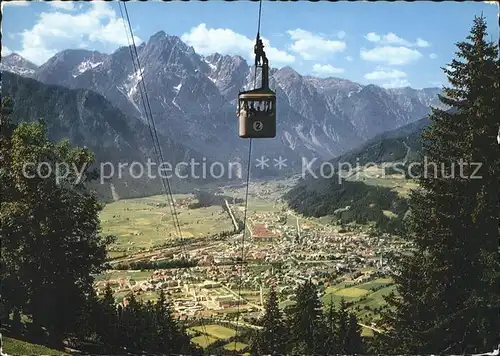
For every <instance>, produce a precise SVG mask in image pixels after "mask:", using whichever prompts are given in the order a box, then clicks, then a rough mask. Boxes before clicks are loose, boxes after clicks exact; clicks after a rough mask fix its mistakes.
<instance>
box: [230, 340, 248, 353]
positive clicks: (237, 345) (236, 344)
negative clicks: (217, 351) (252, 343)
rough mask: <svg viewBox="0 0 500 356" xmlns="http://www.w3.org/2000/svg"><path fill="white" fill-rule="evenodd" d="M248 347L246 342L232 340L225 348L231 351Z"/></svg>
mask: <svg viewBox="0 0 500 356" xmlns="http://www.w3.org/2000/svg"><path fill="white" fill-rule="evenodd" d="M246 347H248V345H247V344H244V343H242V342H238V341H237V342H230V343H229V344H227V345H225V346H224V348H225V349H226V350H229V351H241V350H243V349H245V348H246Z"/></svg>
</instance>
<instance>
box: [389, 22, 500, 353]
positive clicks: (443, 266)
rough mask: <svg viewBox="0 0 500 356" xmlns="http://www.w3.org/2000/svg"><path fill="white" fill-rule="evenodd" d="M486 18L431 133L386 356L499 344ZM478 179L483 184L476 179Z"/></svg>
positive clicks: (494, 51) (493, 99) (462, 47)
mask: <svg viewBox="0 0 500 356" xmlns="http://www.w3.org/2000/svg"><path fill="white" fill-rule="evenodd" d="M487 37H488V34H487V31H486V23H485V19H484V17H477V18H475V20H474V25H473V27H472V30H471V32H470V35H469V36H468V37H467V40H466V41H464V42H460V43H458V44H457V48H458V51H457V53H456V58H455V59H453V60H452V62H451V64H450V65H449V67H448V68H447V69H445V70H444V71H445V73H446V74H447V76H448V80H449V82H450V84H451V86H450V88H445V89H444V95H443V96H441V97H440V99H441V101H442V102H443V103H445V104H447V105H449V106H451V107H453V108H455V109H456V111H454V112H453V113H450V112H445V111H442V110H437V109H434V110H433V113H432V115H431V117H430V119H431V121H432V123H431V125H430V127H429V128H428V129H427V130H426V132H425V133H424V136H423V139H424V143H423V154H424V156H425V157H426V158H427V162H428V163H427V165H423V166H422V167H423V170H422V171H423V172H424V173H425V172H427V174H426V175H422V176H421V178H420V182H419V183H420V187H421V189H419V190H416V191H414V192H413V193H412V195H411V202H410V207H411V214H410V217H409V225H408V233H407V234H406V235H407V238H408V239H409V240H410V241H411V242H412V243H413V245H414V247H415V250H414V251H413V252H412V253H411V254H410V255H409V256H408V255H407V256H404V258H397V259H396V260H395V262H397V264H396V265H397V268H396V271H395V273H394V276H393V278H394V281H395V283H396V286H397V291H398V294H397V295H393V296H391V297H390V298H388V302H389V306H390V307H391V310H392V312H390V313H388V314H387V315H386V316H385V317H386V323H387V325H388V326H389V330H388V333H387V337H386V339H385V344H386V351H388V352H399V353H404V354H430V353H443V354H458V353H460V354H461V353H478V352H485V351H491V350H492V349H493V348H494V347H496V345H497V344H498V341H499V340H498V338H499V335H500V318H499V317H498V310H499V307H500V300H499V298H500V293H498V286H499V285H500V268H499V261H498V239H499V212H500V205H499V204H500V199H499V192H500V186H499V179H500V170H499V169H500V150H499V147H498V143H497V142H496V135H497V132H498V124H499V121H498V120H499V119H498V118H499V117H500V106H499V96H498V92H499V78H500V75H499V74H500V73H499V60H498V46H497V45H495V44H494V43H490V42H488V41H487V40H486V39H487ZM478 177H480V178H478Z"/></svg>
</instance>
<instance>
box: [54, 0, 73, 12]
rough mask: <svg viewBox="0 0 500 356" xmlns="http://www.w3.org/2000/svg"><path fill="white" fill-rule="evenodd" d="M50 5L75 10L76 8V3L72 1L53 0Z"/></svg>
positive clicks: (59, 8)
mask: <svg viewBox="0 0 500 356" xmlns="http://www.w3.org/2000/svg"><path fill="white" fill-rule="evenodd" d="M49 5H50V6H52V7H53V8H55V9H58V10H65V11H73V10H76V6H75V3H74V2H72V1H56V0H52V1H51V2H49Z"/></svg>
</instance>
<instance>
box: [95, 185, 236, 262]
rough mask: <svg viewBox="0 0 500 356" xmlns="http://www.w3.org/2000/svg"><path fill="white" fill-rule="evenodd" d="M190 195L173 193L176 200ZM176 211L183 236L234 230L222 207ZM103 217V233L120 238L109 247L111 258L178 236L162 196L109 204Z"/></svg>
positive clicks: (102, 213) (154, 245) (156, 244)
mask: <svg viewBox="0 0 500 356" xmlns="http://www.w3.org/2000/svg"><path fill="white" fill-rule="evenodd" d="M187 197H188V195H180V194H179V195H174V199H176V200H179V199H184V198H187ZM176 213H177V219H178V220H179V225H180V228H181V233H182V237H184V238H186V237H204V236H207V235H211V234H214V233H218V232H222V231H232V230H233V225H232V224H231V220H230V218H229V216H228V214H227V213H226V212H225V211H224V210H223V209H222V207H220V206H210V207H206V208H199V209H189V208H187V207H179V206H176ZM100 218H101V225H102V232H103V234H107V235H115V236H116V237H117V241H116V242H115V243H114V244H113V245H112V246H110V257H117V256H122V255H123V254H128V253H130V251H132V252H137V251H138V250H141V249H151V248H154V247H156V246H158V245H161V244H162V243H164V242H166V240H169V239H175V238H176V237H177V235H178V233H177V232H176V228H175V226H176V225H175V224H174V219H173V216H172V213H171V211H170V207H169V205H168V204H167V200H166V197H165V196H163V195H157V196H152V197H147V198H137V199H127V200H119V201H116V202H113V203H110V204H107V205H106V206H105V207H104V209H103V211H102V212H101V214H100Z"/></svg>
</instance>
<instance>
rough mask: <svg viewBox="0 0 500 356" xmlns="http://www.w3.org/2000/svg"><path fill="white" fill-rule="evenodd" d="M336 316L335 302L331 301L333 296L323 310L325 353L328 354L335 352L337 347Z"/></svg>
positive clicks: (337, 315)
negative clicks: (324, 310)
mask: <svg viewBox="0 0 500 356" xmlns="http://www.w3.org/2000/svg"><path fill="white" fill-rule="evenodd" d="M338 317H339V313H338V311H337V309H336V308H335V303H334V302H333V297H332V298H331V299H330V303H329V304H328V307H327V309H326V312H325V329H324V340H325V341H324V344H325V350H324V353H325V354H330V355H331V354H337V350H338V347H339V342H338Z"/></svg>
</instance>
